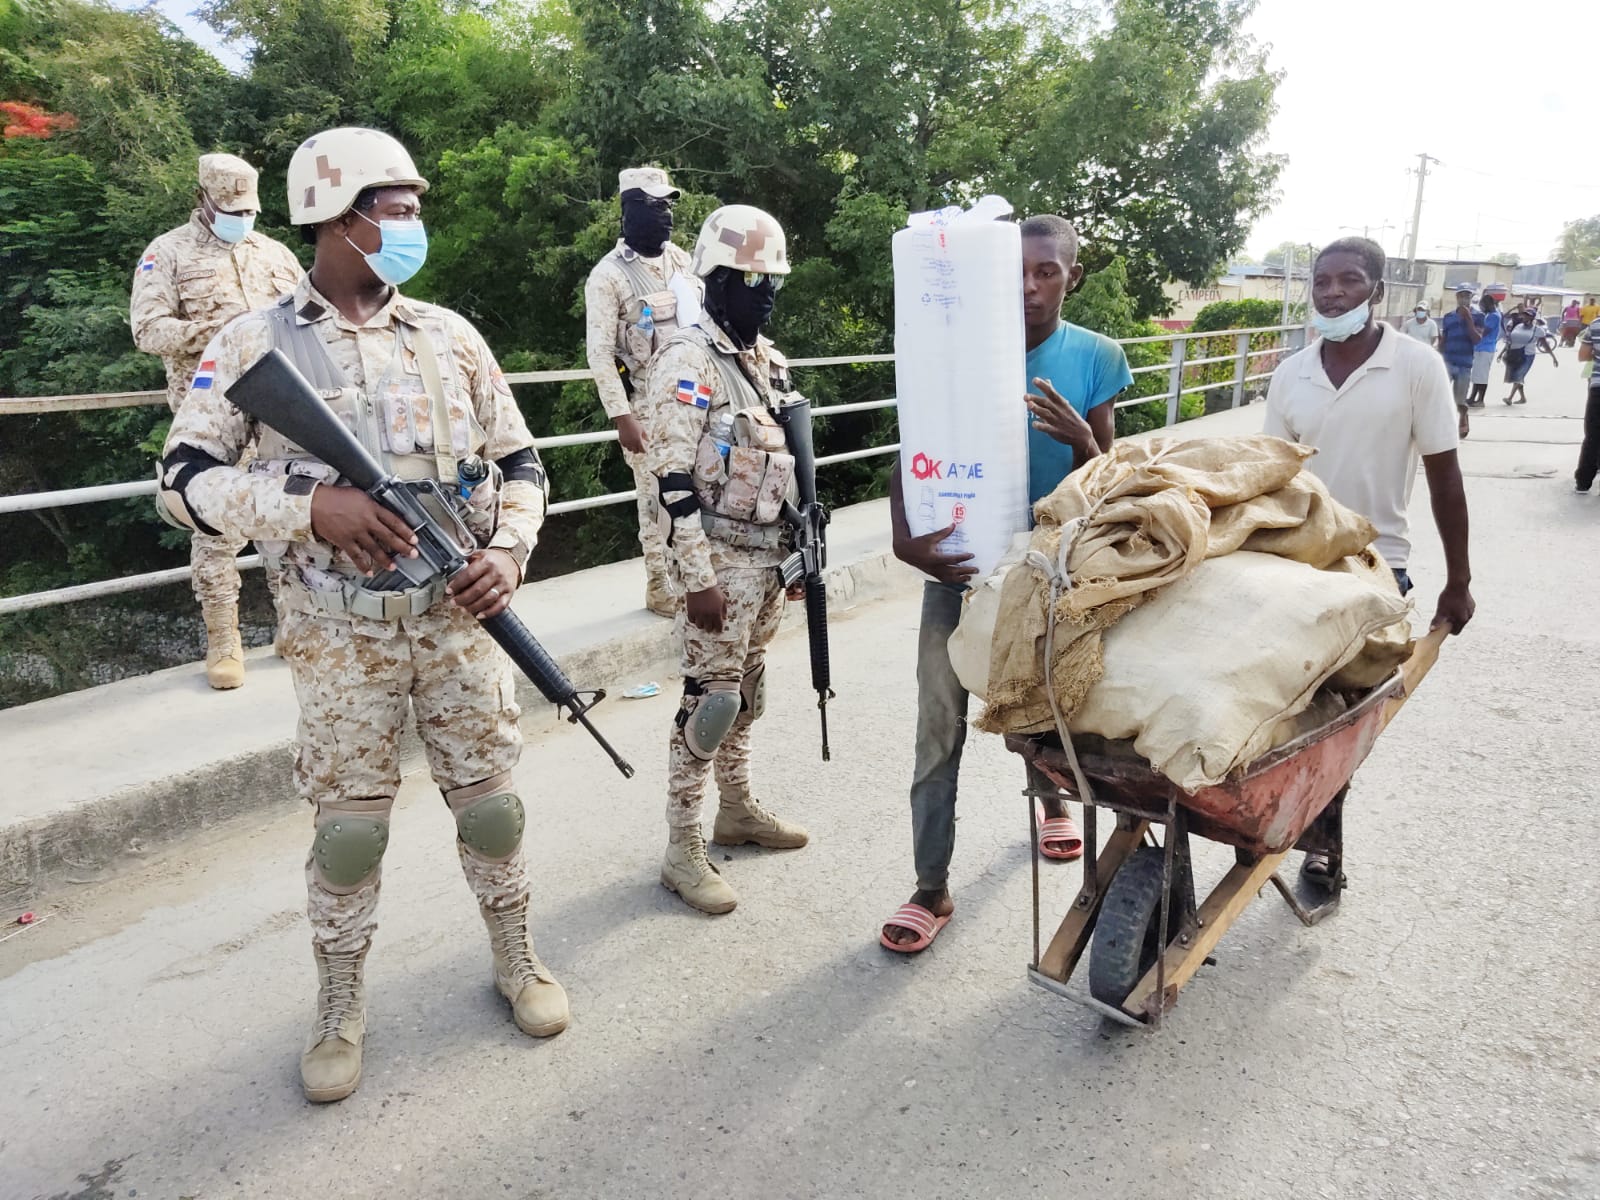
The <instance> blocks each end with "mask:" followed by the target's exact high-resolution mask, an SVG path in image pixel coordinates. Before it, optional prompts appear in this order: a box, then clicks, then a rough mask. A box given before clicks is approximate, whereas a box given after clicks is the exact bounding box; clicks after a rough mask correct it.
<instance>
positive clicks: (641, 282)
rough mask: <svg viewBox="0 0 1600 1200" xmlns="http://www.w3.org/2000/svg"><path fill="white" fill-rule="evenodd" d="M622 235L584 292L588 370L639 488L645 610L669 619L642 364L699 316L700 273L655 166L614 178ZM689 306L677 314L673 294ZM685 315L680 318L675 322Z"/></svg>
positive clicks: (671, 600) (673, 193)
mask: <svg viewBox="0 0 1600 1200" xmlns="http://www.w3.org/2000/svg"><path fill="white" fill-rule="evenodd" d="M617 187H618V190H619V192H620V193H621V196H622V236H621V238H619V239H618V240H617V244H616V246H615V247H614V248H613V249H612V250H611V251H609V252H608V253H607V254H606V256H605V257H604V258H602V259H601V260H600V261H599V262H598V263H596V264H595V267H594V270H592V271H590V272H589V281H588V283H587V284H586V285H585V286H584V289H583V302H584V310H585V313H586V315H587V320H588V342H587V345H588V354H589V369H590V370H591V371H592V372H594V382H595V388H596V390H598V391H599V393H600V404H601V406H602V407H603V408H604V409H605V413H606V416H607V418H609V419H610V420H611V421H612V422H613V423H614V424H615V425H616V427H617V440H618V441H619V442H620V443H621V444H622V456H623V458H624V459H625V460H626V461H627V464H628V466H629V467H630V468H631V469H632V470H633V480H634V484H635V485H636V486H637V488H638V490H639V498H638V509H639V544H640V545H641V546H643V547H644V566H645V607H646V608H648V609H649V610H650V611H651V612H654V613H660V614H661V615H662V616H665V617H670V616H672V614H673V613H674V612H675V611H677V604H678V597H677V595H676V593H675V592H674V590H673V586H672V582H671V580H670V579H669V577H668V574H667V553H666V546H665V544H664V542H663V540H662V535H661V528H660V524H659V519H658V516H657V511H656V489H655V481H654V477H653V476H652V475H651V474H650V471H649V469H648V467H646V465H645V443H646V440H647V439H648V436H649V435H648V434H647V433H646V431H645V423H644V420H643V415H644V414H643V412H642V405H643V401H644V387H645V369H646V368H647V367H648V366H649V365H650V360H651V359H652V358H653V357H654V356H655V353H656V351H657V350H659V349H660V348H661V347H662V346H664V345H666V343H667V340H668V339H669V338H670V337H671V336H672V335H673V334H674V333H675V332H677V330H678V327H679V325H680V324H688V323H691V322H693V321H694V320H696V319H698V317H699V311H698V310H699V307H700V299H699V298H700V291H701V288H700V278H699V276H697V275H695V274H694V272H692V271H691V270H690V269H689V253H688V251H686V250H684V249H682V248H681V247H679V246H675V245H673V243H672V207H673V205H674V203H676V201H677V199H678V189H677V188H675V187H673V186H672V181H671V180H670V179H668V178H667V173H666V172H665V171H663V170H662V169H661V168H660V167H629V168H628V169H627V170H625V171H623V172H621V173H620V174H619V175H618V176H617ZM680 297H682V298H683V299H684V301H685V302H686V303H689V304H692V306H693V308H694V310H695V311H693V312H687V313H683V314H680V313H679V311H678V308H679V298H680ZM680 316H687V318H688V320H687V321H681V322H680V320H679V318H680Z"/></svg>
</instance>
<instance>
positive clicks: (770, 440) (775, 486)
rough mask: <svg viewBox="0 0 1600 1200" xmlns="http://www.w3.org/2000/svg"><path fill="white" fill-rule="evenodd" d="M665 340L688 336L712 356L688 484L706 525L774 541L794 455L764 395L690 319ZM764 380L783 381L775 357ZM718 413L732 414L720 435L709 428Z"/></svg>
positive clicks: (791, 483)
mask: <svg viewBox="0 0 1600 1200" xmlns="http://www.w3.org/2000/svg"><path fill="white" fill-rule="evenodd" d="M672 340H673V341H675V342H678V341H693V342H694V344H696V345H698V346H701V347H703V348H704V349H705V351H706V353H707V355H708V356H709V357H710V358H711V361H712V362H713V363H715V364H716V369H717V386H716V388H715V390H714V392H713V397H712V403H711V406H710V408H709V410H708V411H707V414H706V415H707V418H708V419H707V427H706V432H705V433H704V434H703V435H702V436H701V438H700V443H699V445H698V446H697V447H696V448H695V464H694V476H693V477H694V490H695V495H696V497H698V499H699V501H700V520H701V523H702V524H703V525H704V526H705V530H706V533H708V534H709V535H711V536H712V537H714V538H717V539H718V540H720V541H724V542H727V543H728V544H730V545H734V546H746V547H750V548H757V549H766V548H774V547H777V546H779V545H781V544H782V542H783V540H784V538H785V536H786V535H787V533H788V526H787V525H785V524H784V523H783V505H784V502H785V501H787V502H789V503H791V504H794V503H797V502H798V500H799V496H800V491H799V486H798V484H797V483H796V482H795V474H794V473H795V462H794V456H793V455H792V454H790V453H789V449H788V443H787V442H786V441H785V439H784V435H783V427H782V426H781V425H779V424H778V419H777V418H776V417H775V416H773V415H772V408H771V406H770V404H769V400H768V396H767V395H766V394H764V391H762V390H758V389H757V388H756V386H755V385H754V384H753V383H752V382H751V380H750V379H749V378H748V377H747V376H746V375H745V373H744V370H743V368H741V366H740V365H739V360H738V358H737V357H736V356H734V355H731V354H725V353H723V352H722V351H721V350H719V349H718V348H717V345H716V342H715V341H714V340H713V338H712V336H711V335H710V334H708V333H706V332H705V331H704V330H703V329H701V328H700V327H699V326H698V325H692V326H690V327H689V328H688V329H685V330H682V331H681V332H679V333H678V334H677V335H676V336H675V337H674V338H673V339H672ZM771 369H772V374H773V375H774V376H776V377H777V378H776V380H773V379H769V380H768V381H767V386H768V388H770V387H771V386H772V385H773V383H774V382H778V383H781V384H786V383H787V375H786V374H784V373H782V364H781V360H780V361H779V362H775V363H773V364H772V368H771ZM724 415H726V416H728V417H731V418H732V424H731V427H729V428H728V429H727V431H726V433H725V435H724V437H723V438H722V441H724V442H725V443H726V448H724V446H722V445H719V444H718V439H717V437H716V436H715V435H716V434H717V433H718V432H720V431H719V429H718V426H719V424H722V423H723V418H724Z"/></svg>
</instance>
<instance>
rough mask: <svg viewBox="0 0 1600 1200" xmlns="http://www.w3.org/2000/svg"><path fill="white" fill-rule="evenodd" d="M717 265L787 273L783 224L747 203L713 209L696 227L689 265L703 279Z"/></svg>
mask: <svg viewBox="0 0 1600 1200" xmlns="http://www.w3.org/2000/svg"><path fill="white" fill-rule="evenodd" d="M718 267H732V268H733V269H734V270H736V271H762V272H765V273H766V274H768V275H787V274H788V273H789V251H788V246H787V244H786V242H785V239H784V236H783V226H782V225H779V224H778V219H777V218H776V217H774V216H773V215H772V214H771V213H766V212H762V211H761V210H760V209H759V208H752V207H751V206H750V205H748V204H727V205H724V206H723V207H722V208H719V209H717V210H716V212H714V213H712V214H711V215H710V216H709V217H707V218H706V223H705V224H704V225H702V226H701V227H700V236H699V237H698V238H697V239H696V240H695V243H694V261H693V263H692V264H691V269H692V270H693V271H694V273H695V274H696V275H699V276H700V277H701V278H702V279H703V278H705V277H706V276H707V275H710V274H711V272H713V271H715V270H716V269H717V268H718Z"/></svg>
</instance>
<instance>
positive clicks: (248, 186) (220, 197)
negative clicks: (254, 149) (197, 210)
mask: <svg viewBox="0 0 1600 1200" xmlns="http://www.w3.org/2000/svg"><path fill="white" fill-rule="evenodd" d="M200 190H201V191H202V192H204V193H205V194H206V195H207V196H209V197H211V203H213V204H215V205H216V206H217V207H218V208H219V209H221V210H222V211H223V212H227V213H236V212H244V211H246V210H250V211H254V212H260V211H261V197H260V196H259V195H257V194H256V169H255V168H254V167H252V166H251V165H250V164H249V163H247V162H245V160H244V159H242V158H240V157H239V156H238V155H237V154H202V155H201V156H200Z"/></svg>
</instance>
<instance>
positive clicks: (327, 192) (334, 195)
mask: <svg viewBox="0 0 1600 1200" xmlns="http://www.w3.org/2000/svg"><path fill="white" fill-rule="evenodd" d="M382 185H390V186H393V187H414V188H417V189H418V190H419V191H424V192H425V191H427V190H428V181H427V180H426V179H424V178H423V177H422V176H421V175H419V174H418V173H417V164H416V163H414V162H412V161H411V155H409V154H408V153H406V148H405V147H404V146H402V145H401V144H400V143H399V142H397V141H395V140H394V138H392V137H390V136H389V135H388V134H387V133H383V132H381V131H380V130H377V129H359V128H355V127H346V128H343V129H325V130H323V131H322V132H321V133H318V134H314V135H313V136H311V137H308V138H307V139H306V140H305V141H303V142H301V143H300V146H299V148H298V149H296V150H295V152H294V157H293V158H291V159H290V160H289V220H290V221H291V222H292V223H293V224H295V225H320V224H321V223H322V222H323V221H331V220H333V219H334V218H335V217H339V216H343V215H344V214H345V213H347V212H349V211H350V206H351V205H352V204H354V203H355V202H356V197H357V196H359V195H360V194H361V193H362V192H363V191H365V190H366V189H367V188H370V187H379V186H382Z"/></svg>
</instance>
